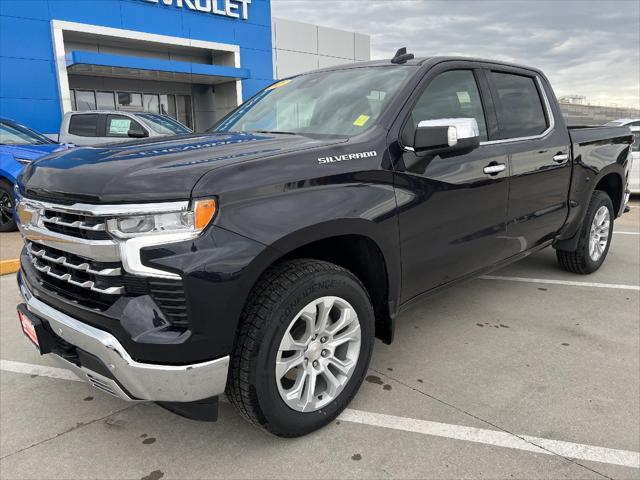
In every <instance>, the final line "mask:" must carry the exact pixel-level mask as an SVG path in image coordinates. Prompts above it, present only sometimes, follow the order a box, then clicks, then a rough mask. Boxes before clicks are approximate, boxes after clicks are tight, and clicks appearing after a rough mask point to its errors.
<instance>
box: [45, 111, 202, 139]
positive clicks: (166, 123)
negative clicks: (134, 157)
mask: <svg viewBox="0 0 640 480" xmlns="http://www.w3.org/2000/svg"><path fill="white" fill-rule="evenodd" d="M185 133H192V131H191V130H190V129H189V128H187V127H185V126H184V125H183V124H181V123H180V122H178V121H177V120H174V119H173V118H171V117H167V116H166V115H160V114H158V113H148V112H140V113H133V112H123V111H120V110H118V111H110V110H93V111H86V112H69V113H67V114H65V116H64V118H63V119H62V125H61V126H60V136H59V138H58V141H59V142H60V143H72V144H74V145H103V144H106V143H115V142H124V141H126V140H131V139H134V138H146V137H165V136H169V135H181V134H185Z"/></svg>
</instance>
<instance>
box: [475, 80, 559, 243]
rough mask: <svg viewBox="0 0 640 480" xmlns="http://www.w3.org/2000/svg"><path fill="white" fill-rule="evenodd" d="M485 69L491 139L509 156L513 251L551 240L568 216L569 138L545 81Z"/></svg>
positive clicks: (509, 219) (509, 226) (509, 218)
mask: <svg viewBox="0 0 640 480" xmlns="http://www.w3.org/2000/svg"><path fill="white" fill-rule="evenodd" d="M485 73H486V78H487V80H488V82H489V85H490V88H491V93H492V98H493V100H494V104H495V107H496V116H497V119H498V129H499V134H498V138H497V139H496V140H495V141H493V142H489V143H490V144H495V145H503V146H504V147H505V148H506V151H507V153H508V155H509V167H510V180H509V203H508V209H507V233H506V234H507V238H508V249H509V254H510V255H513V254H517V253H519V252H522V251H525V250H528V249H530V248H533V247H535V246H537V245H540V244H541V243H544V242H545V241H546V240H550V239H552V238H553V237H554V235H555V233H556V232H557V231H558V230H559V229H560V228H561V227H562V225H563V224H564V222H565V220H566V218H567V214H568V192H569V185H570V182H571V159H570V155H571V152H570V139H569V133H568V131H567V129H566V127H565V125H564V121H563V119H562V116H561V115H560V113H559V112H558V111H557V109H555V106H556V103H555V102H554V103H553V104H551V102H550V101H549V99H550V98H551V99H554V98H555V97H554V96H553V92H552V91H551V89H550V88H549V87H548V84H547V82H546V80H545V79H543V78H541V77H540V76H539V75H537V74H536V73H535V72H531V71H528V70H523V69H516V68H506V67H500V68H496V69H487V70H486V72H485ZM554 110H556V111H554Z"/></svg>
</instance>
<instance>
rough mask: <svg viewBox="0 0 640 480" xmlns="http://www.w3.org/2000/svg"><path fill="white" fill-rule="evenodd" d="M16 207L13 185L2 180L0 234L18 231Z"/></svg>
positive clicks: (0, 190)
mask: <svg viewBox="0 0 640 480" xmlns="http://www.w3.org/2000/svg"><path fill="white" fill-rule="evenodd" d="M14 206H15V202H14V196H13V188H12V187H11V184H10V183H9V182H7V181H5V180H0V232H12V231H14V230H15V229H16V221H15V219H14V216H13V209H14Z"/></svg>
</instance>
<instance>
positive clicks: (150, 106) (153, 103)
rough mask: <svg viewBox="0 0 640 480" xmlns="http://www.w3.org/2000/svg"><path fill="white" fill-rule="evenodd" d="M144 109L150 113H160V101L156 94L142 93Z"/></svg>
mask: <svg viewBox="0 0 640 480" xmlns="http://www.w3.org/2000/svg"><path fill="white" fill-rule="evenodd" d="M144 111H145V112H150V113H160V103H159V99H158V95H149V94H146V93H145V94H144Z"/></svg>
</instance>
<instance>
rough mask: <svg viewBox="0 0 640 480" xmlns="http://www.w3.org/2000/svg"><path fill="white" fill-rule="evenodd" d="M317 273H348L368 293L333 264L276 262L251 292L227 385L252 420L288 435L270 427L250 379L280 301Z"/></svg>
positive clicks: (233, 400) (244, 414)
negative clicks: (267, 328)
mask: <svg viewBox="0 0 640 480" xmlns="http://www.w3.org/2000/svg"><path fill="white" fill-rule="evenodd" d="M317 273H337V274H343V275H347V276H349V277H350V278H352V279H353V280H354V281H356V282H357V283H358V284H360V286H361V287H362V289H363V291H365V292H366V289H365V288H364V286H363V285H362V283H361V282H360V281H359V279H358V278H357V277H356V276H355V275H353V274H352V273H351V272H349V271H348V270H346V269H344V268H342V267H340V266H338V265H335V264H333V263H329V262H324V261H321V260H315V259H305V258H302V259H295V260H289V261H286V262H283V263H280V264H276V265H274V266H272V267H270V268H269V269H268V270H267V271H266V272H265V273H264V274H263V275H262V277H261V278H260V279H259V280H258V282H257V283H256V285H255V286H254V288H253V289H252V291H251V293H250V294H249V298H248V299H247V303H246V304H245V307H244V309H243V312H242V315H241V318H240V325H239V329H238V334H237V337H236V343H235V345H234V349H233V352H232V354H231V360H230V365H229V377H228V379H227V388H226V394H227V397H228V398H229V401H230V402H231V404H232V405H234V406H235V407H236V409H237V410H238V411H239V412H240V414H241V415H242V417H244V418H245V419H246V420H248V421H249V422H250V423H252V424H254V425H256V426H258V427H261V428H264V429H265V430H267V431H270V432H271V433H275V434H276V435H279V436H283V437H286V436H288V435H286V434H283V433H281V432H274V431H273V430H272V429H271V428H269V425H268V424H267V423H268V422H267V419H266V418H265V417H264V415H263V414H262V412H261V411H260V407H259V403H258V398H257V394H256V391H255V388H254V387H253V386H252V385H251V382H250V371H251V361H252V359H253V358H254V357H255V356H256V355H257V352H258V349H259V348H260V344H261V341H262V337H263V329H264V328H265V327H266V325H267V322H268V321H269V319H270V318H272V316H273V314H274V313H275V312H276V310H277V308H278V306H279V304H280V302H281V301H282V300H283V299H284V298H285V296H286V295H287V293H288V292H289V291H290V290H291V289H292V288H294V286H295V285H296V283H297V282H300V281H301V280H302V279H303V278H305V277H306V276H308V275H313V274H317ZM354 395H355V392H354ZM348 400H349V401H350V400H351V399H348Z"/></svg>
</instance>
